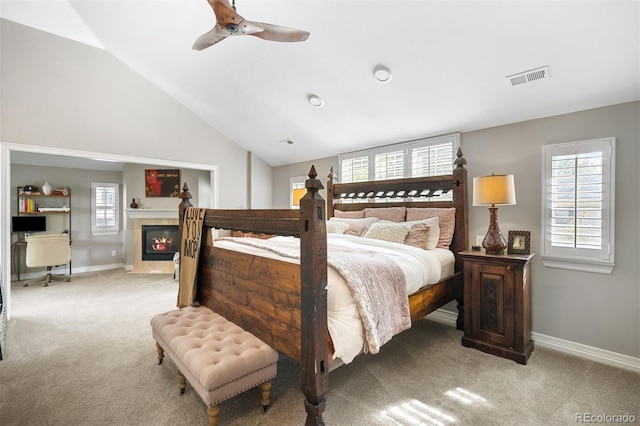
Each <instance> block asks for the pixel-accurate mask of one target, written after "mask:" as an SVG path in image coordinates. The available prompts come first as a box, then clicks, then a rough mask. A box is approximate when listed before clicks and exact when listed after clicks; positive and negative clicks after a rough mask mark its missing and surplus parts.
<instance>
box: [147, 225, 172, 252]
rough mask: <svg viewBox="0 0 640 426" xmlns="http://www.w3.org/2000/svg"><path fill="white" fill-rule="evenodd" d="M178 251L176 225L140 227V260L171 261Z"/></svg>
mask: <svg viewBox="0 0 640 426" xmlns="http://www.w3.org/2000/svg"><path fill="white" fill-rule="evenodd" d="M179 249H180V242H179V241H178V225H142V260H173V255H174V254H175V253H176V252H177V251H178V250H179Z"/></svg>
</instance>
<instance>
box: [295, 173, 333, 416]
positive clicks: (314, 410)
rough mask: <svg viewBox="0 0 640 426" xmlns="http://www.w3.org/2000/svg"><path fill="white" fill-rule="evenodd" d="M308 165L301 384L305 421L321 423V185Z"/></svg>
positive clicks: (324, 347)
mask: <svg viewBox="0 0 640 426" xmlns="http://www.w3.org/2000/svg"><path fill="white" fill-rule="evenodd" d="M317 175H318V174H317V173H316V169H315V167H314V166H311V170H310V171H309V179H307V181H306V182H305V188H307V193H306V194H305V196H304V197H302V199H301V200H300V281H301V286H302V289H301V305H302V306H301V315H302V318H301V360H300V374H301V387H302V392H303V393H304V395H305V398H306V400H305V402H304V406H305V409H306V411H307V420H306V423H305V425H306V426H312V425H324V420H323V418H322V413H323V412H324V408H325V394H326V393H327V391H328V389H329V364H328V362H329V346H328V343H327V339H328V336H329V331H328V327H327V233H326V223H325V220H326V218H325V201H324V200H323V199H322V196H320V194H319V193H318V191H319V190H320V189H323V188H324V187H323V186H322V183H321V182H320V181H319V180H318V179H316V177H317Z"/></svg>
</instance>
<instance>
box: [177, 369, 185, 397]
mask: <svg viewBox="0 0 640 426" xmlns="http://www.w3.org/2000/svg"><path fill="white" fill-rule="evenodd" d="M178 386H179V387H180V395H184V390H185V388H186V387H187V379H185V378H184V375H183V374H182V372H181V371H180V370H178Z"/></svg>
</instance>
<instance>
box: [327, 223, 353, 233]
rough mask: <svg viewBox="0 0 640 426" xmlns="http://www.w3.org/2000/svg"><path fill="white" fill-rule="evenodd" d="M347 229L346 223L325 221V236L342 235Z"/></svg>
mask: <svg viewBox="0 0 640 426" xmlns="http://www.w3.org/2000/svg"><path fill="white" fill-rule="evenodd" d="M348 228H349V224H348V223H344V222H331V221H327V234H344V231H346V230H347V229H348Z"/></svg>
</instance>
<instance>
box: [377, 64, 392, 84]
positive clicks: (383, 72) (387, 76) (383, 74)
mask: <svg viewBox="0 0 640 426" xmlns="http://www.w3.org/2000/svg"><path fill="white" fill-rule="evenodd" d="M373 76H374V77H375V79H376V80H378V81H379V82H380V83H388V82H389V81H391V70H390V69H389V68H387V67H385V66H384V65H378V66H376V67H375V68H374V69H373Z"/></svg>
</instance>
